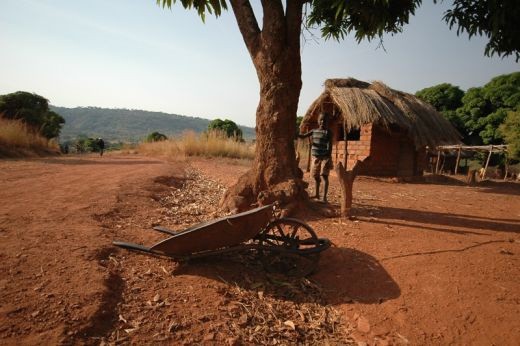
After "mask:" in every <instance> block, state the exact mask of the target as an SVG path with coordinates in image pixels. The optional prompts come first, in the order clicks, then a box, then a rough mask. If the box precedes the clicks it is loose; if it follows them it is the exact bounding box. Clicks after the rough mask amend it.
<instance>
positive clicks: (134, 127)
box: [50, 106, 255, 142]
mask: <svg viewBox="0 0 520 346" xmlns="http://www.w3.org/2000/svg"><path fill="white" fill-rule="evenodd" d="M50 108H51V110H52V111H54V112H56V113H58V114H60V115H61V116H62V117H63V118H65V125H64V126H63V129H62V130H61V135H60V138H61V140H62V141H67V140H70V139H75V138H76V137H77V136H78V135H86V136H88V137H102V138H104V139H107V140H109V141H123V142H137V141H139V140H141V139H143V138H144V137H146V135H148V134H149V133H151V132H154V131H158V132H161V133H164V134H165V135H167V136H168V137H171V136H178V135H181V134H182V133H183V132H184V131H189V130H192V131H195V132H197V133H200V132H203V131H205V130H206V129H207V128H208V124H209V122H210V120H208V119H203V118H195V117H189V116H183V115H177V114H168V113H162V112H148V111H142V110H136V109H111V108H98V107H76V108H66V107H56V106H50ZM240 128H241V129H242V132H243V134H244V138H246V139H252V138H254V137H255V130H254V129H253V128H251V127H246V126H240Z"/></svg>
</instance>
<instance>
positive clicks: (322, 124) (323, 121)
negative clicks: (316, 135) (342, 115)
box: [318, 112, 329, 129]
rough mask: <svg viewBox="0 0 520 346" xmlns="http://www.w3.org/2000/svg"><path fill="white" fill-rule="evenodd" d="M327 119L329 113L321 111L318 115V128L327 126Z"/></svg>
mask: <svg viewBox="0 0 520 346" xmlns="http://www.w3.org/2000/svg"><path fill="white" fill-rule="evenodd" d="M328 121H329V114H328V113H325V112H321V113H320V115H319V117H318V125H319V126H320V129H325V128H326V127H327V123H328Z"/></svg>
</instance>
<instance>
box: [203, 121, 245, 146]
mask: <svg viewBox="0 0 520 346" xmlns="http://www.w3.org/2000/svg"><path fill="white" fill-rule="evenodd" d="M215 130H216V131H221V132H223V133H224V134H225V135H226V136H227V137H234V138H235V139H237V140H238V141H242V130H241V129H240V128H239V127H238V125H237V124H236V123H235V122H234V121H232V120H229V119H226V120H221V119H218V118H217V119H215V120H212V121H211V122H210V123H209V124H208V131H215Z"/></svg>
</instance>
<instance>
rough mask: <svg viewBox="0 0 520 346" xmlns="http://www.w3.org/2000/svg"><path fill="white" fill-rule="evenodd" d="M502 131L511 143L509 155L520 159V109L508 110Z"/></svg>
mask: <svg viewBox="0 0 520 346" xmlns="http://www.w3.org/2000/svg"><path fill="white" fill-rule="evenodd" d="M499 131H500V133H501V134H502V136H503V138H504V140H505V142H506V143H507V144H509V147H508V150H509V156H510V158H514V159H517V160H520V109H517V111H514V112H513V111H511V112H508V114H507V117H506V119H505V120H504V123H503V124H501V125H500V128H499Z"/></svg>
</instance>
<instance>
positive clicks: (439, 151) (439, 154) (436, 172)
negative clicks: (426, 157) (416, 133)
mask: <svg viewBox="0 0 520 346" xmlns="http://www.w3.org/2000/svg"><path fill="white" fill-rule="evenodd" d="M440 162H441V150H440V149H437V163H436V164H435V174H439V164H440Z"/></svg>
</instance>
